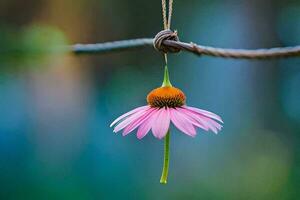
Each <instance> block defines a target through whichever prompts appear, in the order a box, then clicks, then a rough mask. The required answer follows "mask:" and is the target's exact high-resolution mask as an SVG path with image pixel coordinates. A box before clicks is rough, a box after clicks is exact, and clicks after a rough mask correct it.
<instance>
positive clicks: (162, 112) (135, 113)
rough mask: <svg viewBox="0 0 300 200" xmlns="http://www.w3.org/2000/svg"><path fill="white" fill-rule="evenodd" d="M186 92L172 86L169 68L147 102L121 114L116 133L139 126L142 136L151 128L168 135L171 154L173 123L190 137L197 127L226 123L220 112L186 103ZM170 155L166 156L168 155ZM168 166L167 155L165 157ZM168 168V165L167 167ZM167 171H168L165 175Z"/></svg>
mask: <svg viewBox="0 0 300 200" xmlns="http://www.w3.org/2000/svg"><path fill="white" fill-rule="evenodd" d="M185 100H186V97H185V95H184V93H183V92H182V91H181V90H180V89H178V88H175V87H173V86H172V85H171V83H170V81H169V75H168V70H167V67H166V69H165V78H164V82H163V85H162V86H161V87H159V88H156V89H154V90H152V91H151V92H150V93H149V94H148V96H147V102H148V105H146V106H142V107H138V108H136V109H134V110H132V111H130V112H127V113H125V114H123V115H122V116H120V117H118V118H117V119H116V120H115V121H114V122H113V123H112V124H111V125H110V126H111V127H112V126H114V125H116V126H115V128H114V130H113V131H114V132H119V131H121V130H123V136H125V135H127V134H129V133H131V132H133V131H134V130H135V129H137V138H139V139H142V138H143V137H144V136H145V135H147V133H148V132H150V130H152V133H153V135H154V137H156V138H158V139H162V138H164V137H165V136H166V146H165V151H167V154H169V152H168V151H169V150H168V149H169V131H168V130H169V127H170V123H171V122H172V123H173V124H174V125H175V127H177V128H178V129H179V130H180V131H182V132H183V133H185V134H186V135H189V136H192V137H194V136H196V127H198V128H201V129H203V130H205V131H209V130H211V131H213V132H214V133H218V131H219V130H221V128H222V125H220V124H219V123H218V122H221V123H223V121H222V119H221V117H219V116H218V115H216V114H214V113H212V112H209V111H206V110H201V109H199V108H194V107H189V106H186V105H185ZM166 157H169V155H165V158H166ZM165 162H167V163H165V164H167V165H168V158H167V160H165ZM166 167H167V168H168V166H166ZM164 170H166V172H163V176H165V177H164V179H163V176H162V179H161V183H166V177H167V173H168V172H167V169H165V167H164ZM164 173H166V174H165V175H164Z"/></svg>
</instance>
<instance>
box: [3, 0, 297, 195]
mask: <svg viewBox="0 0 300 200" xmlns="http://www.w3.org/2000/svg"><path fill="white" fill-rule="evenodd" d="M172 27H173V29H177V30H178V33H179V36H180V38H181V40H182V41H187V42H189V41H193V42H196V43H199V44H203V45H212V46H218V47H229V48H268V47H275V46H293V45H299V44H300V1H297V0H294V1H292V0H285V1H280V0H253V1H247V0H228V1H223V0H186V1H180V0H175V4H174V16H173V19H172ZM161 28H162V19H161V2H160V0H151V1H146V0H75V1H71V0H63V1H62V0H27V1H18V0H1V2H0V199H5V200H9V199H13V200H15V199H16V200H19V199H21V200H23V199H25V200H27V199H28V200H35V199H37V200H41V199H72V200H83V199H84V200H89V199H91V200H93V199H143V200H144V199H145V200H148V199H149V200H160V199H189V200H194V199H205V200H223V199H233V200H234V199H237V200H241V199H243V200H244V199H246V200H247V199H249V200H256V199H257V200H259V199H264V200H266V199H267V200H268V199H272V200H277V199H279V200H282V199H283V200H290V199H291V200H292V199H299V198H300V190H299V187H300V92H299V86H300V60H299V59H298V58H291V59H281V60H267V61H249V60H231V59H228V60H227V59H222V58H212V57H206V56H203V57H196V56H194V55H191V54H188V53H179V54H176V55H170V56H169V70H170V76H171V80H172V83H173V85H175V86H176V87H179V88H181V89H182V90H183V91H185V93H186V95H187V103H188V105H190V106H195V107H199V108H202V109H207V110H210V111H213V112H215V113H218V114H219V115H221V116H222V118H223V120H224V122H225V124H224V129H223V131H222V132H221V133H220V134H219V135H214V134H212V133H206V132H204V131H201V130H199V131H198V135H197V137H196V138H190V137H188V136H186V135H183V134H182V133H180V132H179V131H177V130H176V129H175V128H174V127H172V129H171V131H172V135H171V163H170V174H169V182H168V184H167V185H160V184H159V178H160V173H161V167H162V158H163V141H160V140H157V139H155V138H154V137H153V136H152V135H151V134H149V135H147V136H146V137H145V138H144V139H143V140H138V139H137V138H136V136H135V134H131V135H129V136H127V137H122V136H121V135H120V134H114V133H112V130H111V128H109V124H110V123H111V122H112V120H113V119H114V118H116V117H117V116H119V115H120V114H122V113H124V112H127V111H129V110H131V109H133V108H135V107H137V106H142V105H144V104H145V103H146V101H145V97H146V95H147V93H148V92H149V91H150V90H151V89H153V88H155V87H158V86H159V85H160V84H161V81H162V75H163V59H162V56H161V55H160V54H159V53H157V52H155V51H154V50H153V49H152V48H146V49H140V50H133V51H127V52H119V53H113V54H105V55H80V56H75V55H72V54H70V53H64V52H61V51H60V50H59V49H57V48H56V47H57V46H61V45H66V44H74V43H94V42H102V41H113V40H120V39H129V38H140V37H153V36H154V35H155V34H156V33H157V32H158V31H160V30H161Z"/></svg>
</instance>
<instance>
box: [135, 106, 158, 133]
mask: <svg viewBox="0 0 300 200" xmlns="http://www.w3.org/2000/svg"><path fill="white" fill-rule="evenodd" d="M157 112H158V109H155V110H154V111H153V112H151V113H150V114H149V117H148V118H147V120H145V121H144V122H143V123H142V124H141V125H140V126H139V128H138V131H137V134H136V136H137V138H138V139H142V138H143V137H144V136H145V135H147V133H148V132H149V131H150V129H151V127H152V124H153V121H154V120H155V116H156V113H157Z"/></svg>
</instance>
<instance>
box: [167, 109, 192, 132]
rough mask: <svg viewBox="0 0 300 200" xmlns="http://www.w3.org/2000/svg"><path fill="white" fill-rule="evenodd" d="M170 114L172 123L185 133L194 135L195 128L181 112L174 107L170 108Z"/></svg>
mask: <svg viewBox="0 0 300 200" xmlns="http://www.w3.org/2000/svg"><path fill="white" fill-rule="evenodd" d="M170 116H171V121H172V122H173V124H174V125H175V126H176V127H177V128H178V129H179V130H181V131H182V132H184V133H185V134H187V135H189V136H192V137H194V136H195V135H196V130H195V127H194V126H193V124H192V123H191V121H189V120H188V119H187V118H186V117H185V116H184V115H183V114H181V113H180V112H179V111H178V110H176V108H170Z"/></svg>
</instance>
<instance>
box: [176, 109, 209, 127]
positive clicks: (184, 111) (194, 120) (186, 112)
mask: <svg viewBox="0 0 300 200" xmlns="http://www.w3.org/2000/svg"><path fill="white" fill-rule="evenodd" d="M176 109H178V110H179V111H180V112H181V113H182V114H184V115H185V116H186V117H187V118H188V119H189V120H190V121H191V122H192V124H193V125H195V126H197V127H199V128H202V129H204V130H205V131H208V130H209V126H207V123H205V122H203V121H202V120H199V117H198V115H196V114H195V113H192V112H191V111H189V110H187V109H183V108H176Z"/></svg>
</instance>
